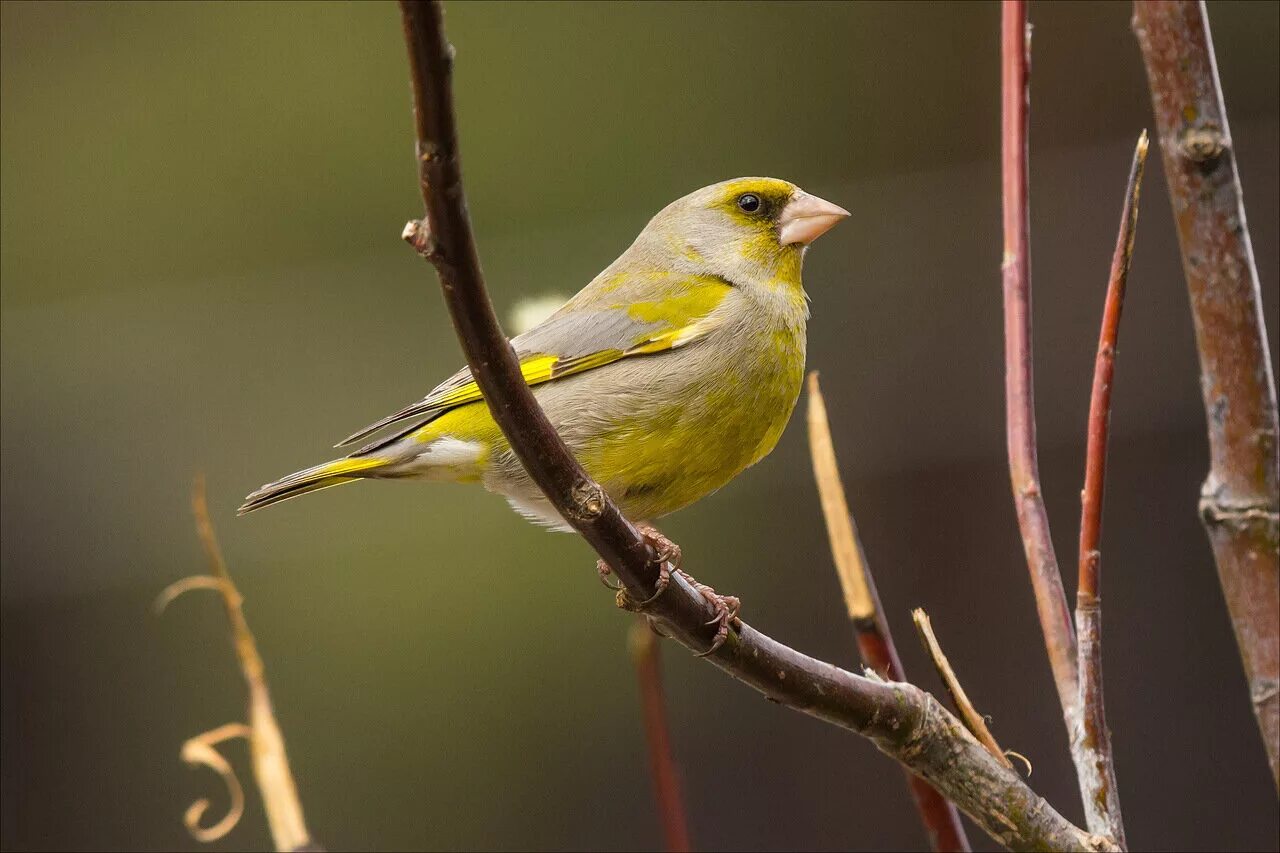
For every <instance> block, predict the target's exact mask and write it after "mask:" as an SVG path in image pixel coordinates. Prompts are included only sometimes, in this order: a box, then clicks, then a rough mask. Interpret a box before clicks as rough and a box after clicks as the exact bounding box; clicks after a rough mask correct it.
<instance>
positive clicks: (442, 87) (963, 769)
mask: <svg viewBox="0 0 1280 853" xmlns="http://www.w3.org/2000/svg"><path fill="white" fill-rule="evenodd" d="M400 7H401V11H402V15H403V22H404V34H405V40H406V44H407V46H408V50H409V61H410V67H411V72H412V84H413V96H414V108H415V117H416V128H417V136H418V143H417V151H418V174H419V179H420V184H421V189H422V195H423V202H424V204H425V207H426V213H427V216H426V221H425V223H416V224H414V223H411V227H410V228H408V229H406V235H405V236H406V237H407V238H408V239H410V240H411V242H412V243H413V244H414V246H415V247H416V248H417V249H418V250H419V251H420V252H421V253H422V254H423V256H424V257H426V258H427V259H428V260H429V261H431V263H432V264H433V265H434V266H435V268H436V271H437V273H438V274H439V276H440V285H441V289H442V291H443V293H444V298H445V304H446V305H447V306H448V309H449V313H450V315H451V317H452V319H453V324H454V328H455V330H456V331H457V333H458V338H459V340H460V342H461V344H462V349H463V351H464V352H465V353H466V355H467V363H468V364H469V365H470V367H471V372H472V374H473V375H474V377H475V379H476V381H477V383H478V384H479V386H480V389H481V390H482V392H483V393H484V397H485V402H486V403H487V405H488V406H489V409H490V411H491V412H492V413H493V417H494V420H496V421H497V423H498V425H499V427H501V429H502V432H503V435H505V436H506V438H507V440H508V441H509V442H510V444H511V447H512V449H513V450H514V451H515V453H516V455H517V456H518V457H519V459H520V461H521V463H523V465H524V467H525V469H526V470H527V471H528V472H529V475H530V476H531V477H532V478H533V480H534V482H536V483H537V484H538V486H539V488H541V489H542V491H543V492H544V493H545V494H546V496H547V498H548V499H549V500H550V501H551V502H552V504H553V505H554V506H555V507H556V509H557V510H558V511H559V512H560V514H561V515H562V516H563V517H564V519H565V520H566V521H567V522H568V523H569V524H571V525H572V526H573V527H574V528H575V529H576V530H577V531H578V532H579V533H581V534H582V536H583V537H584V538H585V539H586V540H587V541H588V542H589V543H590V544H591V546H592V547H593V548H595V550H596V552H597V553H599V554H600V556H601V557H602V558H603V559H604V560H605V561H606V562H607V563H608V564H609V566H610V567H611V568H612V569H613V571H614V572H616V573H617V576H618V578H619V579H620V580H621V581H622V582H623V583H624V584H625V585H626V587H627V589H628V590H629V591H630V592H631V594H632V596H633V597H634V598H635V599H636V600H644V599H645V598H647V597H648V596H649V595H651V594H652V592H653V590H654V581H655V580H656V576H657V566H656V564H655V559H656V558H655V556H654V554H653V553H652V549H651V548H650V547H649V546H648V545H647V544H646V542H645V541H644V540H643V539H641V537H640V534H639V533H638V532H637V531H636V529H635V527H633V526H632V525H631V523H630V522H628V521H627V520H626V519H625V518H623V516H622V514H621V513H620V512H619V511H618V508H617V507H616V506H615V505H614V503H613V501H611V500H610V499H609V496H608V495H607V494H605V492H604V490H603V489H602V488H601V487H600V486H599V484H597V483H595V482H593V481H592V480H591V479H590V478H589V477H588V476H587V474H586V472H585V471H583V470H582V468H581V467H580V466H579V465H578V463H577V462H576V460H574V458H573V456H572V455H571V454H570V453H569V451H568V449H567V448H566V447H565V446H564V443H563V442H561V441H560V438H559V436H558V435H557V434H556V432H555V430H554V429H553V428H552V426H551V424H550V423H549V422H548V421H547V418H546V415H545V414H543V412H542V410H541V409H540V408H539V407H538V404H537V402H536V401H535V400H534V397H533V394H532V393H531V392H530V390H529V388H528V386H527V385H526V384H525V382H524V379H523V378H522V377H521V375H520V370H519V366H518V364H517V363H516V359H515V356H514V353H513V351H512V349H511V346H510V344H509V343H508V341H507V339H506V337H505V336H503V334H502V330H501V328H500V327H499V325H498V321H497V318H496V317H495V316H494V313H493V308H492V306H491V305H490V303H489V297H488V294H487V293H486V291H485V287H484V280H483V277H482V274H481V272H480V263H479V259H478V256H477V252H476V246H475V240H474V237H473V236H472V233H471V223H470V219H469V217H468V214H467V206H466V200H465V197H464V195H463V189H462V174H461V169H460V164H459V158H458V141H457V128H456V125H455V123H454V113H453V95H452V91H451V88H450V78H451V71H452V64H453V50H452V48H451V47H450V46H449V44H448V42H447V41H446V39H445V35H444V24H443V13H442V9H441V7H440V5H439V3H436V2H420V0H401V3H400ZM646 614H647V615H648V616H650V617H651V618H653V619H655V620H657V621H658V622H660V623H661V626H662V628H663V631H664V633H666V634H668V635H669V636H671V637H672V638H674V639H675V640H676V641H678V642H679V643H681V644H682V645H684V646H686V647H687V648H689V649H691V650H694V651H699V652H702V651H705V650H706V649H708V648H709V647H710V645H711V642H710V641H711V633H712V630H713V629H711V628H709V627H708V621H709V620H710V619H711V617H712V615H713V614H712V612H711V608H710V605H709V604H708V603H707V602H706V600H705V599H703V598H702V596H700V595H698V594H697V593H695V592H694V590H693V589H692V588H691V587H690V586H689V585H688V584H687V583H685V582H684V580H683V579H682V578H681V577H680V576H679V575H678V574H675V575H673V577H672V579H671V583H670V586H668V588H667V590H666V592H664V593H663V594H662V595H661V596H659V597H658V599H657V600H656V601H655V602H654V603H653V605H652V606H651V607H650V608H649V609H648V610H647V611H646ZM707 660H709V661H710V662H711V663H712V664H714V665H715V666H717V667H719V668H720V669H722V670H724V671H725V672H727V673H729V674H730V675H732V676H733V677H734V678H737V679H738V680H739V681H742V682H743V683H745V684H748V685H750V686H751V687H754V688H755V689H756V690H758V691H760V692H761V693H763V694H764V695H765V696H766V697H768V698H770V699H772V700H774V701H776V702H778V703H780V704H783V705H786V706H787V707H790V708H794V709H796V710H798V711H802V712H804V713H806V714H810V715H812V716H814V717H817V718H819V719H823V720H827V721H828V722H831V723H833V724H835V725H838V726H841V727H844V728H847V729H850V730H852V731H854V732H857V733H859V734H861V735H863V736H864V737H867V738H870V739H871V740H873V741H874V742H875V744H876V745H877V746H878V747H879V748H880V749H881V750H883V751H884V752H885V753H887V754H888V755H890V756H892V757H894V758H896V759H897V760H898V761H900V762H901V763H902V764H904V765H905V766H907V767H909V768H910V769H911V770H912V771H913V772H914V773H916V774H917V775H919V776H921V777H923V778H924V779H926V780H928V781H929V782H930V784H932V785H933V786H934V787H936V788H937V789H938V790H939V791H941V792H942V793H943V794H944V795H945V796H947V798H948V799H950V800H951V801H952V802H954V803H955V804H956V805H957V806H959V807H960V808H961V809H962V810H963V811H964V812H965V813H966V814H968V815H969V816H970V817H972V818H973V819H974V820H975V821H976V822H977V823H978V824H979V825H980V826H981V827H982V828H983V829H984V830H985V831H986V832H988V833H989V834H990V835H991V836H992V837H993V838H995V839H996V840H997V841H999V842H1000V843H1001V844H1004V845H1005V846H1007V847H1009V848H1011V849H1015V850H1030V849H1048V848H1052V849H1059V850H1109V849H1114V846H1113V845H1111V843H1110V842H1109V841H1108V840H1106V839H1103V838H1099V837H1097V836H1092V835H1090V834H1088V833H1087V832H1085V831H1084V830H1082V829H1080V828H1078V827H1076V826H1074V825H1072V824H1071V823H1070V822H1069V821H1067V820H1066V819H1065V818H1063V817H1062V815H1060V814H1058V813H1057V812H1056V811H1054V809H1053V807H1052V806H1050V805H1049V804H1048V803H1046V802H1045V801H1044V800H1043V799H1041V798H1040V797H1039V796H1037V795H1036V794H1035V793H1034V792H1033V791H1031V789H1030V788H1028V787H1027V786H1026V785H1025V784H1024V783H1023V782H1022V780H1021V779H1019V778H1018V777H1017V775H1016V774H1015V773H1014V772H1013V771H1012V770H1010V769H1008V768H1006V767H1002V766H1001V765H1000V764H999V763H998V762H997V761H996V760H995V759H994V758H993V757H992V756H991V754H990V753H988V752H987V750H986V749H985V748H984V747H983V746H982V745H981V744H979V743H978V742H977V741H976V740H974V738H973V737H972V736H971V735H970V734H969V732H968V731H967V730H966V729H965V728H964V726H962V725H961V724H960V723H959V721H957V720H956V719H955V717H953V716H952V715H951V714H949V713H948V712H947V711H946V710H945V709H944V708H943V707H942V706H941V705H939V704H938V702H937V701H936V700H935V699H933V697H931V696H929V695H928V694H927V693H925V692H923V691H922V690H920V689H919V688H917V687H914V686H912V685H910V684H902V683H895V682H884V681H880V680H878V679H872V678H865V677H860V676H856V675H853V674H852V673H849V672H845V671H844V670H842V669H840V668H839V667H836V666H834V665H832V664H829V663H824V662H822V661H819V660H815V659H814V658H811V657H808V656H807V655H804V654H801V653H800V652H797V651H795V650H794V649H791V648H789V647H787V646H784V645H782V644H781V643H778V642H777V641H775V640H773V639H770V638H769V637H766V636H765V635H763V634H761V633H760V632H758V631H756V630H755V629H753V628H752V627H751V626H749V625H747V624H745V623H743V624H741V625H739V626H738V627H737V628H736V630H733V631H730V632H729V636H728V638H727V640H726V641H725V642H724V644H723V645H721V646H720V648H718V649H717V650H716V651H715V652H713V653H712V654H711V655H709V656H708V657H707Z"/></svg>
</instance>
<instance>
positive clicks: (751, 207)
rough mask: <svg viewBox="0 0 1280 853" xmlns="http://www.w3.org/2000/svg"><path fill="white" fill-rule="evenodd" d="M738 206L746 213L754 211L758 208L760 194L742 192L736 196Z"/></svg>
mask: <svg viewBox="0 0 1280 853" xmlns="http://www.w3.org/2000/svg"><path fill="white" fill-rule="evenodd" d="M738 207H740V208H742V209H743V210H745V211H746V212H747V213H755V212H756V211H757V210H759V209H760V196H758V195H756V194H755V193H743V194H742V195H740V196H738Z"/></svg>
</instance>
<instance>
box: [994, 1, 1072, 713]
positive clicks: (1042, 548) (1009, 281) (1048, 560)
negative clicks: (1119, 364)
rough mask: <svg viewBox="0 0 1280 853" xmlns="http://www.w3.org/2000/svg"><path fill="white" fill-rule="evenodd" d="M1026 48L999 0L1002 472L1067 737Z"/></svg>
mask: <svg viewBox="0 0 1280 853" xmlns="http://www.w3.org/2000/svg"><path fill="white" fill-rule="evenodd" d="M1030 50H1031V46H1030V43H1029V40H1028V38H1027V9H1026V3H1025V2H1023V0H1005V2H1004V3H1003V5H1002V15H1001V40H1000V56H1001V63H1000V65H1001V102H1002V110H1001V135H1000V138H1001V150H1002V157H1001V162H1002V174H1003V184H1002V190H1003V192H1002V195H1003V199H1004V263H1003V266H1002V270H1003V279H1004V341H1005V350H1004V354H1005V412H1006V421H1007V422H1006V432H1007V437H1008V451H1009V476H1010V481H1011V483H1012V486H1013V503H1014V507H1015V508H1016V510H1017V514H1018V528H1019V530H1021V532H1022V543H1023V547H1024V549H1025V550H1026V554H1027V568H1028V569H1029V570H1030V572H1031V587H1032V589H1033V590H1034V591H1035V597H1036V610H1037V612H1038V613H1039V615H1040V629H1041V631H1042V632H1043V633H1044V643H1045V648H1046V649H1047V650H1048V653H1049V666H1050V667H1051V668H1052V669H1053V680H1054V684H1055V685H1056V686H1057V688H1058V700H1059V701H1060V702H1061V704H1062V716H1063V718H1064V719H1065V720H1066V723H1067V733H1068V736H1070V734H1071V729H1072V720H1074V719H1075V718H1076V703H1077V696H1076V693H1077V689H1076V636H1075V631H1074V630H1073V629H1072V627H1071V611H1070V610H1069V609H1068V607H1067V596H1066V593H1065V592H1063V590H1062V574H1061V572H1060V571H1059V570H1058V558H1057V555H1056V554H1055V553H1054V550H1053V540H1052V538H1051V537H1050V536H1049V515H1048V513H1047V512H1046V511H1045V507H1044V498H1043V496H1042V495H1041V493H1040V466H1039V463H1038V462H1037V459H1036V414H1035V398H1034V395H1033V390H1032V389H1033V382H1032V350H1031V254H1030V252H1031V240H1030V230H1031V228H1030V220H1029V218H1028V205H1027V110H1028V92H1029V90H1028V85H1027V84H1028V78H1029V76H1030Z"/></svg>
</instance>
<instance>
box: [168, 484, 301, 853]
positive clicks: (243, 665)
mask: <svg viewBox="0 0 1280 853" xmlns="http://www.w3.org/2000/svg"><path fill="white" fill-rule="evenodd" d="M191 509H192V512H193V513H194V514H195V518H196V532H197V533H198V534H199V536H200V544H201V545H203V546H204V551H205V556H206V557H208V560H209V569H210V572H211V574H209V575H196V576H194V577H189V578H184V579H182V580H180V581H177V582H175V583H173V584H170V585H169V586H168V587H166V588H165V589H164V591H163V592H161V593H160V595H159V596H158V597H157V598H156V609H157V610H161V611H162V610H164V608H165V607H167V606H168V605H169V604H170V603H171V602H172V601H173V600H174V599H175V598H177V597H178V596H179V595H182V594H183V593H184V592H187V591H189V590H192V589H215V590H217V591H218V592H219V593H220V594H221V595H222V603H223V606H224V607H225V608H226V611H227V621H228V622H230V623H231V639H232V642H233V644H234V646H235V650H236V658H237V660H238V661H239V662H240V671H241V673H242V674H243V675H244V680H245V686H246V687H247V689H248V693H249V700H248V705H249V709H248V710H249V724H248V725H247V726H246V725H244V724H243V723H229V724H227V725H225V726H220V727H219V728H217V729H214V730H212V731H209V732H205V733H204V734H202V735H199V736H197V737H194V738H191V739H190V740H188V741H187V742H186V743H185V744H183V747H182V758H183V760H184V761H186V762H187V763H188V764H193V765H197V764H198V765H204V766H207V767H210V768H212V769H213V770H215V771H216V772H217V773H218V774H219V775H220V776H222V778H223V780H224V782H225V783H226V785H227V789H228V791H229V792H230V794H231V802H232V808H231V810H230V811H229V812H228V814H227V815H226V816H225V817H224V818H223V819H222V820H220V821H218V822H217V823H216V824H214V825H213V826H211V827H207V828H205V827H201V826H200V818H201V817H202V816H203V815H204V813H205V811H206V810H207V809H208V807H209V801H208V800H197V801H196V802H195V803H193V804H192V805H191V807H190V808H189V809H187V813H186V815H185V816H184V818H183V822H184V823H185V824H186V826H187V830H188V831H189V832H190V833H191V835H192V836H193V837H194V838H195V839H196V840H197V841H205V842H209V841H216V840H217V839H219V838H221V837H222V836H224V835H226V834H227V833H228V832H230V831H231V830H232V828H234V827H235V825H236V823H237V822H239V820H240V816H241V814H243V812H244V793H243V791H242V789H241V787H240V782H239V780H237V779H236V776H235V773H234V771H232V769H231V766H230V765H229V764H228V763H227V761H226V759H225V758H223V757H222V755H221V754H220V753H218V751H217V750H216V749H214V746H215V745H216V744H218V743H220V742H222V741H224V740H227V739H229V738H232V737H244V738H246V739H248V741H249V750H250V754H251V756H252V758H253V774H254V778H255V779H256V780H257V783H258V791H259V792H260V793H261V795H262V804H263V807H264V808H265V810H266V813H267V822H268V824H269V825H270V827H271V839H272V841H273V842H274V843H275V848H276V849H277V850H293V851H297V850H317V849H319V848H318V847H316V846H315V843H314V842H313V840H312V838H311V834H310V833H309V832H308V831H307V825H306V821H305V820H304V819H303V816H302V803H301V801H300V800H299V799H298V788H297V785H296V784H295V783H294V781H293V773H292V771H290V769H289V758H288V756H287V755H286V754H285V749H284V735H283V734H281V732H280V725H279V724H278V723H277V722H276V717H275V712H274V711H273V710H272V707H271V694H270V693H269V692H268V690H267V682H266V679H265V678H264V676H263V669H264V668H263V665H262V658H261V656H259V654H258V646H257V643H256V642H254V639H253V632H252V631H250V630H249V623H248V621H246V620H245V618H244V607H243V604H244V599H243V598H242V597H241V595H240V591H239V590H238V589H236V585H235V583H234V582H232V580H231V574H230V572H228V571H227V564H226V562H225V561H224V560H223V559H222V549H221V548H220V547H219V546H218V539H217V537H216V536H215V535H214V532H213V522H212V521H210V520H209V508H208V504H207V502H206V500H205V487H204V476H203V475H198V476H197V477H196V480H195V485H194V487H193V488H192V493H191Z"/></svg>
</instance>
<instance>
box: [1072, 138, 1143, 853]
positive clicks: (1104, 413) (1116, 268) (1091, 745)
mask: <svg viewBox="0 0 1280 853" xmlns="http://www.w3.org/2000/svg"><path fill="white" fill-rule="evenodd" d="M1146 162H1147V132H1146V131H1145V130H1144V131H1143V132H1142V135H1141V136H1140V137H1138V144H1137V147H1136V148H1135V149H1134V151H1133V165H1132V166H1131V167H1130V169H1129V183H1128V185H1127V187H1126V190H1125V197H1124V208H1123V210H1122V212H1121V214H1120V233H1119V234H1118V235H1117V236H1116V249H1115V253H1114V254H1113V255H1112V258H1111V275H1110V277H1109V279H1108V283H1107V296H1106V302H1105V305H1104V308H1103V312H1102V330H1101V332H1099V335H1098V355H1097V358H1096V359H1095V362H1094V369H1093V390H1092V393H1091V394H1090V397H1089V429H1088V441H1087V448H1086V451H1085V471H1084V489H1083V490H1082V491H1081V493H1080V507H1081V508H1080V566H1079V584H1078V586H1077V587H1076V630H1077V632H1078V639H1079V648H1078V653H1079V661H1078V664H1079V673H1080V713H1081V717H1080V730H1079V731H1078V732H1076V733H1075V735H1074V736H1073V737H1072V739H1071V754H1072V758H1073V759H1074V760H1075V764H1076V775H1077V776H1078V777H1079V780H1080V791H1081V794H1082V796H1083V800H1084V813H1085V820H1086V822H1087V824H1088V826H1089V829H1090V830H1091V831H1093V832H1096V833H1099V834H1102V835H1108V836H1110V837H1111V838H1113V839H1115V841H1116V843H1118V844H1119V845H1120V846H1121V847H1124V846H1125V834H1124V819H1123V818H1122V817H1121V814H1120V792H1119V789H1118V788H1117V786H1116V770H1115V758H1114V756H1113V755H1112V752H1111V731H1110V729H1108V728H1107V714H1106V709H1105V703H1104V702H1103V691H1102V597H1101V592H1100V590H1101V577H1100V576H1101V574H1102V553H1101V551H1100V550H1099V548H1098V546H1099V540H1100V538H1101V536H1102V497H1103V489H1104V486H1105V484H1106V474H1107V433H1108V430H1109V427H1110V423H1111V388H1112V385H1113V381H1114V376H1115V365H1116V343H1117V340H1118V338H1119V334H1120V313H1121V311H1122V310H1123V308H1124V294H1125V286H1126V285H1127V284H1128V281H1129V265H1130V263H1131V261H1132V260H1133V241H1134V237H1135V236H1136V234H1137V230H1138V195H1139V192H1140V190H1141V188H1142V172H1143V168H1144V167H1145V165H1146Z"/></svg>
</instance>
